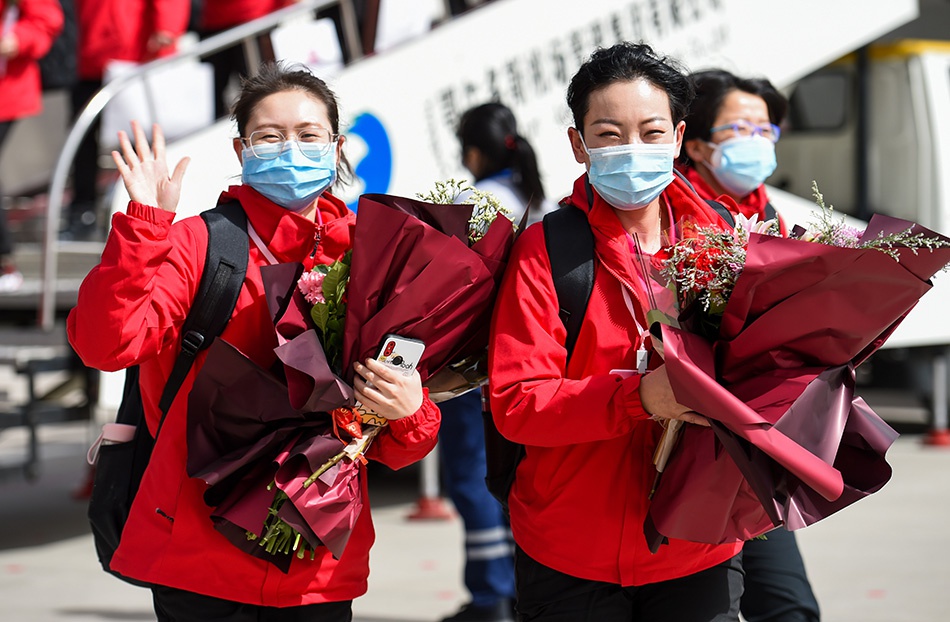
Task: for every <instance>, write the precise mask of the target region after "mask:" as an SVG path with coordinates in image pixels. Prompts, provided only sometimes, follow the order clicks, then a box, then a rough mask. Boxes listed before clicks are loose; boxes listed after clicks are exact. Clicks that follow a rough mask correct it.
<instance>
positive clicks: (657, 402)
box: [489, 43, 742, 622]
mask: <svg viewBox="0 0 950 622" xmlns="http://www.w3.org/2000/svg"><path fill="white" fill-rule="evenodd" d="M692 96H693V89H692V86H691V84H690V82H689V80H688V79H687V78H686V76H685V75H684V74H683V73H682V72H681V71H680V69H679V68H678V67H677V65H676V63H675V62H674V61H672V60H670V59H667V58H662V57H660V56H658V55H657V54H656V53H655V52H654V51H653V50H652V49H651V48H650V47H649V46H647V45H636V44H632V43H620V44H617V45H615V46H613V47H610V48H607V49H598V50H596V51H595V52H594V53H593V54H592V55H591V57H590V59H589V60H587V61H586V62H585V63H584V64H583V65H582V66H581V68H580V69H579V70H578V72H577V73H576V74H575V75H574V77H573V78H572V80H571V83H570V86H569V88H568V92H567V103H568V106H569V107H570V109H571V111H572V114H573V121H574V126H573V127H571V128H569V129H568V130H567V136H568V139H569V142H570V147H571V150H572V152H573V154H574V158H575V159H576V160H577V162H578V163H579V164H582V165H583V166H584V168H585V169H586V172H585V173H584V174H582V175H581V176H580V177H578V178H577V180H576V181H575V182H574V192H573V194H571V196H569V197H567V198H566V199H565V201H566V202H567V203H568V204H569V205H571V206H572V207H565V208H563V209H578V210H580V211H581V212H582V214H583V216H586V223H585V224H586V225H587V226H589V227H590V229H591V231H592V233H593V237H594V251H595V252H594V256H595V260H594V282H593V292H592V293H591V296H590V302H589V304H588V307H587V310H586V313H585V316H584V320H583V322H582V324H581V328H580V331H579V333H578V336H577V342H576V344H575V345H574V348H573V351H572V354H571V356H570V361H568V360H567V350H566V348H565V337H566V331H565V328H564V324H563V323H562V321H561V318H560V317H559V305H558V300H557V294H556V293H555V290H554V285H553V282H552V277H551V266H550V261H549V259H548V252H547V250H546V248H545V244H546V241H545V231H544V226H543V225H542V226H532V227H529V228H528V229H527V230H526V231H525V232H524V233H523V234H521V236H520V237H519V238H518V240H517V241H516V243H515V246H514V249H513V250H512V255H511V258H510V260H509V263H508V267H507V270H506V273H505V276H504V279H503V282H502V285H501V289H500V292H499V295H498V300H497V302H496V305H495V315H494V318H493V321H492V336H491V340H490V346H489V387H490V392H491V410H492V414H493V417H494V421H495V424H496V426H497V428H498V430H499V431H500V432H501V433H502V435H504V436H505V437H507V438H508V439H510V440H512V441H514V442H517V443H521V444H523V445H525V450H526V452H525V453H526V455H525V457H524V459H523V460H522V461H521V463H520V464H519V465H518V469H517V473H516V477H515V481H514V486H513V487H512V489H511V493H510V495H509V498H508V500H509V509H510V514H511V528H512V534H513V536H514V540H515V544H516V550H515V581H516V587H517V596H518V601H517V609H518V612H519V614H520V615H521V616H522V619H525V620H544V621H549V620H558V621H564V622H568V621H570V622H574V621H576V620H598V621H607V622H612V621H614V620H616V621H618V622H619V621H623V622H630V621H631V620H677V621H678V622H711V621H717V622H725V621H728V620H732V621H735V620H738V616H739V597H740V595H741V593H742V567H741V562H740V556H739V552H740V550H741V544H727V545H710V544H698V543H694V542H686V541H683V540H671V541H670V542H669V544H667V545H664V546H661V547H660V549H659V551H658V552H657V553H656V554H651V553H650V551H649V549H648V546H647V542H646V539H645V536H644V533H643V524H644V519H645V517H646V512H647V507H648V494H649V491H650V487H651V485H652V483H653V481H654V476H655V473H656V471H655V468H654V466H653V462H652V458H653V453H654V450H655V449H656V445H657V441H658V439H659V438H660V434H661V432H662V427H661V425H660V424H659V423H658V422H657V419H681V420H684V421H686V422H687V423H690V424H696V425H704V424H705V425H708V422H707V421H706V420H705V419H704V418H703V417H701V416H699V415H697V414H696V413H694V412H691V411H689V410H687V409H686V408H685V407H684V406H682V405H680V404H678V403H677V402H676V400H675V399H674V397H673V394H672V390H671V388H670V384H669V380H668V378H667V374H666V368H665V367H664V366H663V365H662V361H661V360H660V358H659V357H658V356H656V355H653V356H651V352H650V349H651V344H650V341H649V339H645V337H644V335H645V334H646V330H645V329H646V327H647V323H646V317H645V316H646V312H647V311H648V310H649V303H648V297H647V293H646V287H649V285H647V284H645V283H644V281H643V280H642V279H641V277H640V276H639V275H638V273H637V270H636V268H635V265H634V255H633V250H634V248H635V246H636V245H637V244H638V245H639V247H640V248H641V249H642V250H643V251H644V252H646V253H655V252H656V251H659V250H660V249H661V248H662V247H663V246H664V244H666V243H667V242H666V241H665V240H664V237H663V235H662V233H661V232H662V231H663V230H665V229H667V228H669V227H670V226H671V225H672V224H674V223H676V222H678V221H680V220H681V219H686V220H691V221H693V222H695V223H696V224H697V225H700V226H705V225H714V224H719V225H720V226H722V227H725V226H727V225H726V223H724V222H722V220H721V219H720V217H719V216H718V214H716V213H715V212H714V211H713V210H712V209H711V208H709V206H708V205H707V204H706V203H705V202H704V201H703V200H702V199H701V198H700V197H699V196H697V195H696V193H695V192H694V191H693V190H692V189H690V188H689V186H688V185H687V184H686V182H685V181H683V180H681V179H679V178H675V177H674V174H673V160H674V158H675V157H676V156H677V155H678V154H679V151H680V149H681V146H682V140H683V132H684V129H685V126H684V123H683V118H684V117H685V116H686V111H687V107H688V106H689V102H690V100H691V99H692ZM581 220H582V221H583V220H585V219H584V218H583V217H582V219H581Z"/></svg>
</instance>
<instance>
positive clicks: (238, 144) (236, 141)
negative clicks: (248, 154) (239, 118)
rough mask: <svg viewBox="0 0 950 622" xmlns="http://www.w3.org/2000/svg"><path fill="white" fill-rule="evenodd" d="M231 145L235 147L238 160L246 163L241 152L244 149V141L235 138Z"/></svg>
mask: <svg viewBox="0 0 950 622" xmlns="http://www.w3.org/2000/svg"><path fill="white" fill-rule="evenodd" d="M231 145H232V146H233V147H234V154H235V155H236V156H237V159H238V162H240V163H241V164H244V158H243V157H241V152H242V151H244V143H243V142H241V139H240V138H235V139H234V140H233V141H232V142H231Z"/></svg>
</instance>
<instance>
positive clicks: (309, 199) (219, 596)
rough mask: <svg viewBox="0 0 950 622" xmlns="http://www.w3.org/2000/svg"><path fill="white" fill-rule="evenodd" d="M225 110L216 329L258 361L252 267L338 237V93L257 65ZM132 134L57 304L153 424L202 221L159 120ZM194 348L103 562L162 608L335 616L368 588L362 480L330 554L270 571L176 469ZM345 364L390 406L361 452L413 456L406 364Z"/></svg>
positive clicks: (270, 355)
mask: <svg viewBox="0 0 950 622" xmlns="http://www.w3.org/2000/svg"><path fill="white" fill-rule="evenodd" d="M233 117H234V119H235V120H236V121H237V129H238V132H239V137H237V138H235V139H234V152H235V154H236V155H237V158H238V159H239V160H240V161H241V165H242V169H243V170H242V181H243V184H242V185H237V186H232V187H230V188H229V189H228V190H227V191H225V192H224V193H222V195H221V198H220V202H229V201H237V202H239V203H240V205H241V207H242V208H243V210H244V212H245V214H246V216H247V226H248V234H249V236H250V238H251V243H250V245H249V256H248V269H247V275H246V277H245V281H244V284H243V288H242V291H241V293H240V297H239V298H238V302H237V306H236V307H235V310H234V312H233V314H232V316H231V319H230V321H229V323H228V325H227V327H226V328H225V330H224V332H223V334H222V335H221V337H222V339H224V340H225V341H227V342H228V343H230V344H232V345H233V346H235V347H236V348H237V349H238V350H240V351H241V352H243V353H244V354H245V355H246V356H248V357H249V358H250V359H251V360H253V361H254V362H255V363H257V364H258V365H260V366H261V367H263V368H265V369H267V368H270V367H271V365H272V364H274V363H275V360H276V357H275V353H274V348H275V347H276V346H277V345H278V344H277V339H276V336H275V334H274V330H273V324H272V320H271V315H270V313H269V312H268V308H267V303H266V301H265V299H264V293H263V286H262V281H261V271H260V267H262V266H265V265H268V264H271V263H277V262H281V263H283V262H301V263H302V264H303V265H304V268H305V269H307V270H309V269H310V268H312V267H313V266H314V265H315V264H328V263H331V262H333V261H334V260H337V259H339V258H340V257H342V256H343V255H344V253H346V251H347V250H349V249H350V248H351V247H352V235H353V230H354V224H355V216H354V214H353V213H352V212H351V211H349V210H348V209H347V208H346V206H345V205H344V203H343V202H342V201H340V200H339V199H337V198H335V197H334V196H332V195H331V194H330V193H329V192H328V190H329V188H330V187H331V186H332V185H333V183H334V181H335V180H336V179H337V176H338V173H343V174H346V173H347V172H348V170H349V167H348V165H347V162H346V158H345V157H344V155H343V149H342V147H343V142H344V138H343V136H341V135H340V134H339V122H340V121H339V112H338V108H337V100H336V97H335V95H334V94H333V93H332V92H331V91H330V90H329V89H328V88H327V85H326V84H325V83H324V82H323V81H322V80H320V79H318V78H316V77H315V76H313V75H311V74H310V73H309V72H308V71H306V70H288V69H284V68H282V67H280V66H265V67H264V68H262V70H261V71H260V73H259V74H258V75H257V76H255V77H253V78H250V79H248V80H246V81H245V82H244V84H243V87H242V92H241V94H240V97H239V99H238V101H237V103H236V104H235V106H234V111H233ZM133 134H134V141H135V145H134V147H133V145H132V143H131V142H130V140H129V137H128V136H127V135H126V134H125V133H124V132H122V133H120V135H119V143H120V146H121V153H119V152H113V159H114V160H115V162H116V165H117V166H118V169H119V172H120V173H121V175H122V178H123V180H124V182H125V185H126V187H127V188H128V191H129V196H130V197H131V199H132V200H131V201H130V203H129V207H128V210H127V213H125V214H116V216H115V217H114V220H113V227H112V231H111V232H110V234H109V239H108V241H107V242H106V246H105V249H104V251H103V254H102V260H101V262H100V264H99V265H98V266H97V267H96V268H94V269H93V270H92V271H91V272H90V274H89V275H88V276H87V277H86V279H85V281H84V282H83V285H82V287H81V288H80V291H79V301H78V304H77V306H76V308H75V309H74V310H73V311H72V312H71V313H70V315H69V319H68V333H69V340H70V342H71V343H72V345H73V347H74V348H75V349H76V351H77V352H78V353H79V355H80V356H81V357H82V359H83V361H84V362H85V363H86V364H87V365H89V366H91V367H96V368H98V369H104V370H117V369H123V368H126V367H129V366H131V365H138V366H139V370H140V386H141V389H142V396H143V405H144V408H145V414H146V419H147V421H148V423H149V426H150V428H151V429H152V431H153V432H154V430H155V427H156V425H157V423H158V421H159V418H160V413H159V410H158V407H157V402H158V396H159V395H160V394H161V392H162V388H163V387H164V385H165V383H166V380H167V379H168V376H169V371H170V370H171V369H172V365H173V362H174V360H175V358H176V356H177V354H178V347H179V345H178V344H179V343H180V334H179V333H180V329H181V325H182V322H183V321H184V319H185V316H186V315H187V313H188V310H189V307H190V305H191V302H192V299H193V298H194V295H195V292H196V290H197V287H198V281H199V278H200V276H201V274H202V269H203V266H204V263H205V257H206V251H207V248H206V247H207V245H208V233H207V228H206V227H205V225H204V223H203V222H202V220H201V219H200V218H197V217H195V218H186V219H183V220H181V221H180V222H177V223H174V224H173V222H172V221H173V220H174V217H175V208H176V206H177V204H178V199H179V196H180V190H181V182H182V178H183V176H184V173H185V168H186V167H187V164H188V162H187V159H186V160H182V161H181V162H179V163H178V165H177V166H176V167H175V169H174V171H173V172H171V174H169V170H168V168H167V167H166V162H165V143H164V139H163V137H162V133H161V130H160V128H158V127H157V126H156V127H155V128H154V141H153V144H152V145H151V147H150V146H149V144H148V141H147V140H146V137H145V134H144V132H143V130H142V128H141V127H139V126H138V125H133ZM117 292H121V293H120V294H119V293H117ZM203 362H204V355H203V354H199V356H198V358H197V361H196V363H195V366H194V367H193V368H192V370H191V372H190V373H189V376H188V378H186V380H185V382H184V384H183V385H182V390H181V391H180V392H179V393H178V397H177V399H176V400H175V401H174V403H173V405H172V407H171V408H170V409H169V411H168V414H167V417H166V419H165V422H164V426H163V428H162V433H161V435H160V436H159V439H158V443H157V444H156V446H155V449H154V451H153V453H152V459H151V461H150V463H149V467H148V469H147V470H146V472H145V475H144V477H143V479H142V482H141V487H140V489H139V491H138V495H137V497H136V499H135V504H134V506H133V507H132V511H131V514H130V516H129V518H128V522H127V523H126V526H125V529H124V531H123V534H122V540H121V542H120V544H119V548H118V550H117V551H116V553H115V556H114V557H113V559H112V563H111V567H112V569H113V570H115V571H117V572H118V573H120V574H122V575H124V576H126V577H129V578H132V579H137V580H139V581H143V582H147V583H150V584H151V585H152V592H153V601H154V606H155V611H156V614H157V616H158V619H159V620H162V621H176V622H177V621H184V620H187V621H190V620H195V621H199V620H200V621H210V620H228V621H245V620H246V621H251V620H255V621H256V620H274V621H285V620H321V621H332V622H336V621H340V622H344V621H349V620H350V619H351V618H352V612H351V604H352V600H353V599H354V598H356V597H357V596H359V595H361V594H363V593H364V592H365V591H366V579H367V576H368V574H369V549H370V546H371V544H372V543H373V539H374V534H373V525H372V520H371V518H370V512H369V511H368V504H369V498H368V495H367V491H366V487H365V486H363V487H362V491H363V499H362V500H363V504H364V505H366V506H367V508H366V509H365V510H364V511H363V512H361V513H360V515H359V518H358V520H357V522H356V526H355V527H354V529H353V532H352V535H351V537H350V540H349V542H348V544H347V547H346V551H345V552H344V554H343V555H342V556H341V557H340V559H334V558H333V556H332V555H331V554H330V552H329V551H328V550H327V549H326V548H325V547H319V548H317V550H316V556H315V559H310V558H309V557H308V556H305V557H304V558H303V559H298V558H297V557H296V556H293V558H292V559H291V563H290V567H289V570H288V572H287V573H283V572H281V571H280V570H278V569H277V567H276V566H274V565H272V564H271V563H270V562H267V561H263V560H261V559H258V558H256V557H252V556H251V555H249V554H247V553H245V552H243V551H241V550H240V549H238V548H237V547H235V546H234V545H233V544H231V543H230V541H229V540H227V539H226V538H225V537H224V536H223V535H221V534H220V533H219V532H218V531H216V530H215V527H214V524H213V523H212V521H211V517H210V514H211V509H210V508H209V507H208V506H207V505H205V503H204V500H203V496H202V495H203V494H204V492H205V484H204V483H203V482H201V481H199V480H196V479H191V478H189V477H188V476H187V473H186V459H187V450H186V417H187V405H188V398H187V395H188V392H189V389H190V388H191V386H192V384H193V382H194V379H195V376H196V375H197V373H198V372H199V370H200V369H201V366H202V364H203ZM355 367H356V371H357V372H358V374H359V375H358V376H357V380H356V383H355V389H356V397H357V399H359V400H360V401H361V402H363V403H364V404H366V405H367V406H369V407H371V408H373V409H374V410H375V411H376V412H378V413H380V414H381V415H383V416H385V417H386V418H387V419H389V420H390V425H389V426H387V428H386V430H387V432H384V433H383V434H381V435H380V436H379V437H377V440H376V441H375V442H374V443H373V445H372V446H371V447H370V449H369V452H368V454H367V456H368V457H369V458H372V459H376V460H379V461H380V462H383V463H385V464H387V465H388V466H390V467H391V468H400V467H403V466H405V465H407V464H410V463H412V462H414V461H416V460H419V459H421V458H422V457H423V456H424V455H425V454H426V453H428V452H429V451H430V450H431V449H432V448H433V447H434V446H435V442H436V435H437V432H438V427H439V417H440V415H439V410H438V408H436V406H435V405H434V404H433V403H432V402H431V401H429V400H428V398H426V397H425V395H424V392H423V389H422V386H421V382H420V378H419V375H418V374H416V373H414V374H413V375H411V376H408V377H406V376H402V375H400V374H395V373H393V372H391V371H389V370H388V369H387V368H386V367H384V366H382V365H381V364H379V363H377V362H375V361H366V364H365V366H364V365H360V364H357V365H356V366H355ZM360 376H362V377H366V378H369V379H371V380H372V381H373V384H374V385H375V388H372V389H370V388H367V387H366V385H365V383H364V382H363V380H362V378H361V377H360ZM364 473H365V472H364ZM364 476H365V475H364Z"/></svg>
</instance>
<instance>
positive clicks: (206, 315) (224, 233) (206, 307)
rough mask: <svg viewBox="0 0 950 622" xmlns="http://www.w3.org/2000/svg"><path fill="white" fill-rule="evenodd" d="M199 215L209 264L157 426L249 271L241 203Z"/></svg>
mask: <svg viewBox="0 0 950 622" xmlns="http://www.w3.org/2000/svg"><path fill="white" fill-rule="evenodd" d="M201 217H202V219H204V221H205V224H206V225H207V227H208V252H207V257H206V259H205V268H204V272H203V273H202V274H201V282H200V284H199V285H198V293H197V294H196V295H195V299H194V301H192V303H191V310H190V311H189V312H188V317H187V318H185V323H184V324H183V325H182V328H181V351H180V352H179V353H178V358H177V359H176V360H175V366H174V367H173V368H172V371H171V374H169V376H168V381H167V382H166V383H165V389H164V391H162V399H161V401H159V403H158V407H159V408H160V409H161V411H162V419H161V421H160V422H159V425H158V429H159V430H161V427H162V423H164V422H165V415H166V414H167V413H168V409H169V408H171V405H172V402H173V401H174V400H175V396H176V395H177V394H178V389H180V388H181V385H182V383H183V382H184V381H185V377H186V376H187V375H188V372H189V371H190V370H191V366H192V365H193V364H194V362H195V357H196V356H197V355H198V352H200V351H201V350H204V349H205V348H207V347H208V346H210V345H211V342H212V341H213V340H214V338H215V337H217V336H218V335H220V334H221V332H222V331H223V330H224V327H225V326H226V325H227V323H228V320H230V319H231V314H232V313H233V312H234V306H235V304H236V303H237V299H238V295H239V294H240V293H241V286H242V285H243V283H244V275H245V274H246V273H247V253H248V238H247V216H246V215H245V214H244V209H243V208H242V207H241V204H240V203H238V202H237V201H231V202H229V203H222V204H221V205H218V206H217V207H215V208H214V209H210V210H207V211H204V212H202V213H201ZM157 436H158V434H157V433H156V437H157Z"/></svg>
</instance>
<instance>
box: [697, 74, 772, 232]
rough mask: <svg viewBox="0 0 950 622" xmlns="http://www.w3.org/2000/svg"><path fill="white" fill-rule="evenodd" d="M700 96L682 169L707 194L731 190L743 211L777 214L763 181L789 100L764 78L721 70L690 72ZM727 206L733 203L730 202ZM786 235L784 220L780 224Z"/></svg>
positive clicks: (762, 216) (769, 171) (762, 217)
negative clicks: (754, 77) (744, 76)
mask: <svg viewBox="0 0 950 622" xmlns="http://www.w3.org/2000/svg"><path fill="white" fill-rule="evenodd" d="M690 79H691V81H692V82H693V86H694V88H695V89H696V98H695V99H694V100H693V102H692V104H690V111H689V115H688V116H687V117H686V133H685V135H684V136H683V151H682V152H681V153H680V162H679V168H680V170H681V171H682V172H683V173H685V175H686V178H687V179H689V181H690V182H691V183H692V184H693V187H694V188H696V191H697V192H698V193H699V194H700V196H702V197H703V198H704V199H715V198H716V197H719V196H721V195H728V196H730V197H732V198H733V199H735V201H736V203H738V205H739V212H740V213H742V214H743V215H745V216H748V217H752V215H754V214H758V215H759V221H760V222H761V221H763V220H766V219H768V218H775V217H776V213H775V210H774V209H773V208H772V206H771V205H770V204H769V198H768V196H767V195H766V193H765V186H764V185H763V183H764V182H765V180H766V179H767V178H768V177H769V175H771V174H772V173H773V172H774V171H775V143H776V142H778V139H779V137H780V136H781V130H780V129H779V126H780V125H781V123H782V120H783V119H784V118H785V112H786V110H787V108H788V102H787V101H786V100H785V97H784V96H783V95H782V94H781V93H779V92H778V90H776V88H775V87H774V86H772V83H771V82H769V81H768V80H765V79H746V78H739V77H736V76H734V75H732V74H731V73H729V72H727V71H722V70H719V69H714V70H709V71H701V72H697V73H694V74H692V75H691V76H690ZM725 204H726V205H731V203H730V202H729V201H726V202H725ZM779 222H780V226H781V228H782V234H783V235H784V234H785V225H784V223H781V219H779Z"/></svg>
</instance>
